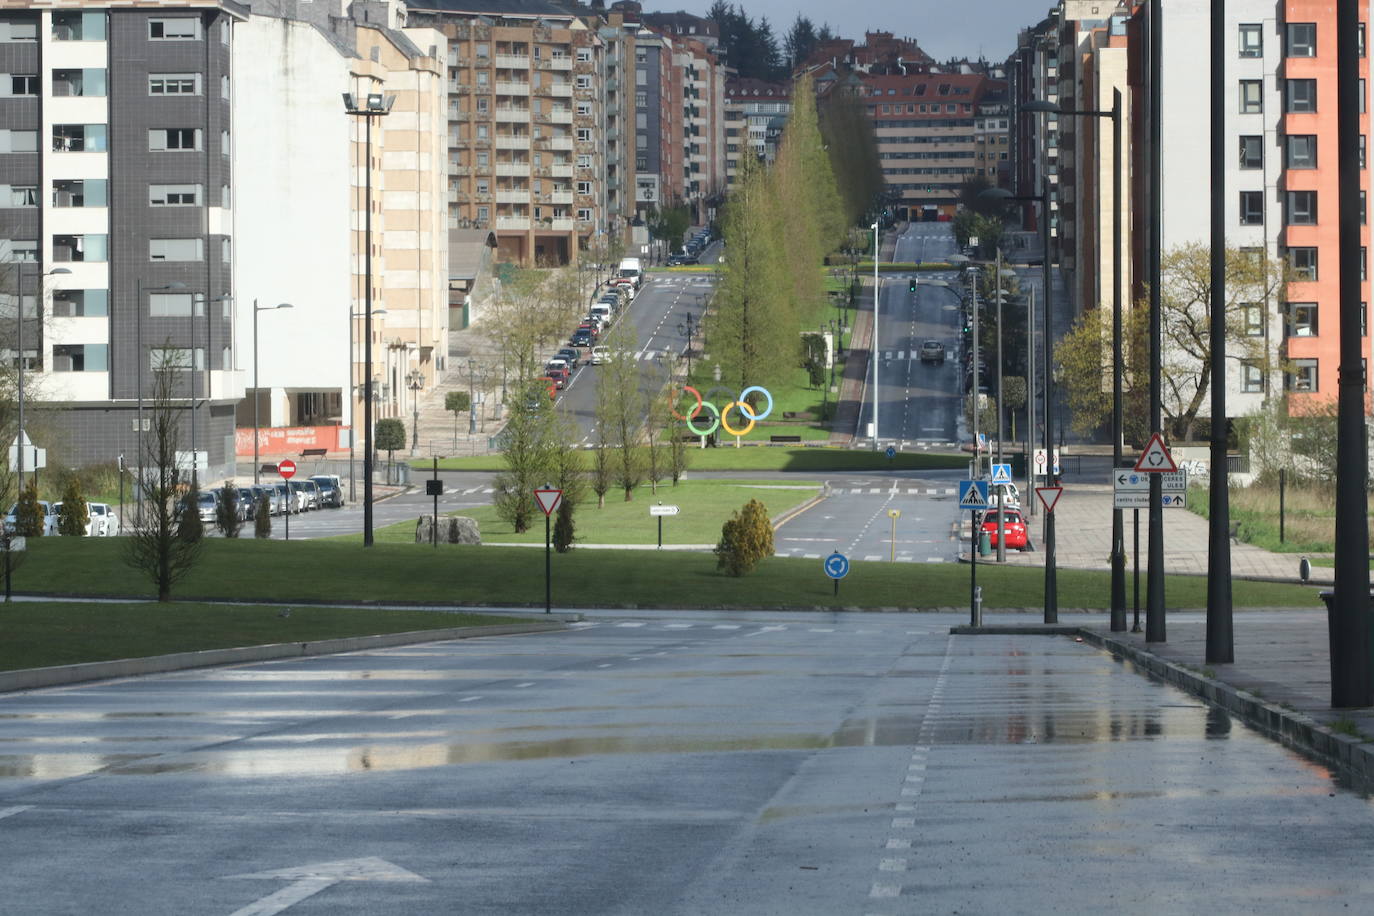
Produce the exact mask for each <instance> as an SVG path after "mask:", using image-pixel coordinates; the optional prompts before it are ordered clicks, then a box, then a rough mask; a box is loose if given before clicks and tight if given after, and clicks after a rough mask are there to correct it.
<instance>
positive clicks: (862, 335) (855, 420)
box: [829, 223, 907, 448]
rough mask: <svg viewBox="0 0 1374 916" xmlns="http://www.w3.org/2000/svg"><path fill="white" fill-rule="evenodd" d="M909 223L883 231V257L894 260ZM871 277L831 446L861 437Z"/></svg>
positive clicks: (851, 345) (870, 332) (857, 321)
mask: <svg viewBox="0 0 1374 916" xmlns="http://www.w3.org/2000/svg"><path fill="white" fill-rule="evenodd" d="M906 226H907V224H906V223H897V224H896V225H894V226H893V227H892V228H891V229H888V230H887V231H886V232H884V233H883V236H882V238H881V239H879V241H878V250H879V252H880V259H881V260H887V261H890V260H892V256H893V254H894V252H896V250H897V238H898V237H899V236H900V235H901V234H902V232H903V231H905V229H906ZM868 280H869V278H868V277H866V276H865V277H864V291H865V292H864V293H861V294H860V296H859V301H858V302H857V303H855V305H856V306H857V307H856V308H855V310H854V327H853V329H852V330H851V332H850V335H849V351H848V353H847V354H846V355H845V361H844V377H843V378H842V379H841V380H840V390H839V392H838V394H836V399H837V400H836V404H837V406H836V408H835V419H834V420H832V421H831V424H830V443H829V444H830V445H831V446H834V447H836V448H849V447H851V446H852V445H853V444H854V440H855V439H857V438H859V437H860V436H862V434H863V430H861V429H859V428H858V427H859V416H860V414H861V413H862V412H863V405H864V394H865V393H866V392H867V391H868V377H869V365H870V364H869V356H870V354H871V352H872V346H873V296H874V294H875V292H876V290H874V288H873V286H872V284H870V283H869V282H868Z"/></svg>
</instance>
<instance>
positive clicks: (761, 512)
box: [716, 499, 773, 576]
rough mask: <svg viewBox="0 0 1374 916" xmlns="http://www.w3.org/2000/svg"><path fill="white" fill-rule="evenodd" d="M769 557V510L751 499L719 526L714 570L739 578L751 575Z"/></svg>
mask: <svg viewBox="0 0 1374 916" xmlns="http://www.w3.org/2000/svg"><path fill="white" fill-rule="evenodd" d="M772 555H773V524H772V522H770V521H769V520H768V510H767V509H766V508H765V507H764V505H763V503H761V502H759V501H758V500H757V499H751V500H749V502H748V503H746V504H745V506H744V508H743V509H742V510H741V511H739V512H736V513H734V514H732V515H731V516H730V519H729V521H727V522H726V523H725V524H724V525H722V526H721V529H720V542H719V543H718V544H716V568H717V569H724V570H725V571H726V572H727V573H728V574H729V575H732V576H742V575H744V574H745V573H748V572H753V571H754V570H755V569H757V568H758V565H759V563H761V562H762V561H763V559H764V558H765V557H770V556H772Z"/></svg>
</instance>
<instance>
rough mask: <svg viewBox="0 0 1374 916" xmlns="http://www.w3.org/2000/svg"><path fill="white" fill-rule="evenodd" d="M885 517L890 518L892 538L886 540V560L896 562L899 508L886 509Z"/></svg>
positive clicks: (900, 514) (900, 513) (900, 512)
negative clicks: (887, 548)
mask: <svg viewBox="0 0 1374 916" xmlns="http://www.w3.org/2000/svg"><path fill="white" fill-rule="evenodd" d="M887 517H888V518H890V519H892V538H891V540H890V541H889V542H888V547H889V548H890V549H889V550H888V555H887V561H888V562H889V563H896V562H897V519H899V518H901V517H902V510H901V509H888V510H887Z"/></svg>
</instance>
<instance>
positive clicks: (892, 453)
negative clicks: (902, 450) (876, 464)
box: [887, 445, 897, 461]
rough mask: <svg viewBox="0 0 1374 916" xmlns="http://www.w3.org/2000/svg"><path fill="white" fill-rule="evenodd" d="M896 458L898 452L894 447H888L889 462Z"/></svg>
mask: <svg viewBox="0 0 1374 916" xmlns="http://www.w3.org/2000/svg"><path fill="white" fill-rule="evenodd" d="M896 457H897V450H896V449H895V448H893V447H892V446H890V445H889V446H888V447H887V460H888V461H891V460H892V459H893V458H896Z"/></svg>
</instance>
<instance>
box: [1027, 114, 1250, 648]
mask: <svg viewBox="0 0 1374 916" xmlns="http://www.w3.org/2000/svg"><path fill="white" fill-rule="evenodd" d="M1021 110H1022V111H1031V112H1035V111H1039V112H1044V113H1046V114H1061V115H1072V116H1075V117H1086V118H1111V119H1112V470H1113V471H1116V470H1117V469H1118V468H1120V467H1121V459H1122V455H1121V452H1122V448H1123V439H1124V435H1125V431H1124V430H1123V428H1122V427H1123V425H1124V424H1123V417H1122V395H1121V387H1122V375H1123V373H1124V366H1123V363H1122V353H1121V211H1122V209H1123V208H1124V202H1123V201H1122V199H1121V90H1120V89H1113V90H1112V107H1111V108H1110V109H1108V110H1106V111H1103V110H1101V109H1093V108H1088V109H1082V110H1071V111H1065V110H1064V109H1062V108H1060V107H1059V106H1058V105H1056V104H1055V103H1054V102H1038V101H1037V102H1026V103H1025V104H1023V105H1022V106H1021ZM1048 295H1049V292H1048V288H1047V289H1046V296H1047V297H1048ZM1046 301H1048V298H1047V300H1046ZM1228 581H1229V578H1228ZM1111 627H1112V630H1113V632H1122V631H1124V630H1125V629H1126V536H1125V530H1124V525H1123V521H1122V510H1121V509H1118V508H1116V507H1113V508H1112V611H1111Z"/></svg>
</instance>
